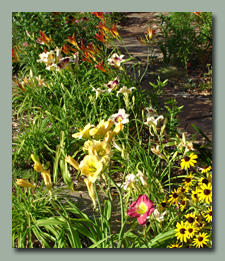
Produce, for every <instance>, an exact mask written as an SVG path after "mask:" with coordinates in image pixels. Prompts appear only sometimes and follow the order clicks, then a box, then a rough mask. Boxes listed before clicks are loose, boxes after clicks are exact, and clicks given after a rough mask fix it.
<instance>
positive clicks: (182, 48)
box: [159, 12, 212, 69]
mask: <svg viewBox="0 0 225 261" xmlns="http://www.w3.org/2000/svg"><path fill="white" fill-rule="evenodd" d="M160 18H161V21H162V27H161V30H162V36H163V38H164V39H163V40H160V41H159V46H160V49H161V51H162V53H163V55H164V63H165V64H169V63H170V62H171V58H172V57H173V61H174V62H175V63H176V64H178V65H179V64H184V66H185V69H187V62H190V63H192V60H193V59H196V57H197V59H199V60H200V63H203V62H204V63H208V59H209V58H210V55H211V51H210V52H209V50H210V47H211V46H212V13H210V12H202V13H200V15H196V14H194V13H191V12H172V13H170V14H169V15H168V16H164V15H162V14H161V15H160ZM208 52H209V53H208ZM207 53H208V57H207V60H206V61H205V60H203V59H204V56H205V55H206V54H207Z"/></svg>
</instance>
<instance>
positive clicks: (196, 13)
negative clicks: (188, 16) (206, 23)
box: [193, 12, 202, 16]
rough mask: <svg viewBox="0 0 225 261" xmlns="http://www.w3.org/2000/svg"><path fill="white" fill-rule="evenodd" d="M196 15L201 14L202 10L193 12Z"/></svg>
mask: <svg viewBox="0 0 225 261" xmlns="http://www.w3.org/2000/svg"><path fill="white" fill-rule="evenodd" d="M193 13H194V14H195V15H198V16H201V14H202V12H193Z"/></svg>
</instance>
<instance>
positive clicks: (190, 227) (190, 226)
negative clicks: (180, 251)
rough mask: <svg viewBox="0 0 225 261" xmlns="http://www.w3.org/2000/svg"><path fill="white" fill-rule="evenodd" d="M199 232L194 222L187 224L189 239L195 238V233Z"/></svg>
mask: <svg viewBox="0 0 225 261" xmlns="http://www.w3.org/2000/svg"><path fill="white" fill-rule="evenodd" d="M197 232H198V229H197V227H195V225H194V224H190V223H188V224H187V233H188V239H190V238H193V237H194V235H195V234H196V233H197Z"/></svg>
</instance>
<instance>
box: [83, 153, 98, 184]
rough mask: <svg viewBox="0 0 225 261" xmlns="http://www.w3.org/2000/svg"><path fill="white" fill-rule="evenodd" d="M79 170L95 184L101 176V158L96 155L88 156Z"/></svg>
mask: <svg viewBox="0 0 225 261" xmlns="http://www.w3.org/2000/svg"><path fill="white" fill-rule="evenodd" d="M79 169H80V171H81V174H82V175H84V176H86V177H88V180H89V181H90V182H93V183H94V182H95V180H96V179H97V177H98V176H99V175H100V173H101V171H102V169H103V165H102V162H101V159H100V158H99V157H97V156H95V155H87V156H85V157H84V158H83V160H82V161H81V163H80V165H79Z"/></svg>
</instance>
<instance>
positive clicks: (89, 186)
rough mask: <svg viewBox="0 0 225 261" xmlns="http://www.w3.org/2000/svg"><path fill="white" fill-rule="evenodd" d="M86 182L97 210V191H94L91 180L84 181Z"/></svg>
mask: <svg viewBox="0 0 225 261" xmlns="http://www.w3.org/2000/svg"><path fill="white" fill-rule="evenodd" d="M84 182H85V183H86V185H87V188H88V194H89V196H90V198H91V199H92V201H93V204H94V208H96V194H95V191H94V186H93V182H91V181H90V180H89V179H84Z"/></svg>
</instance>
